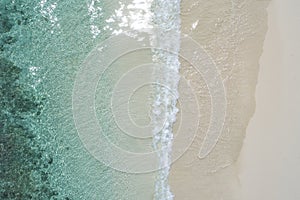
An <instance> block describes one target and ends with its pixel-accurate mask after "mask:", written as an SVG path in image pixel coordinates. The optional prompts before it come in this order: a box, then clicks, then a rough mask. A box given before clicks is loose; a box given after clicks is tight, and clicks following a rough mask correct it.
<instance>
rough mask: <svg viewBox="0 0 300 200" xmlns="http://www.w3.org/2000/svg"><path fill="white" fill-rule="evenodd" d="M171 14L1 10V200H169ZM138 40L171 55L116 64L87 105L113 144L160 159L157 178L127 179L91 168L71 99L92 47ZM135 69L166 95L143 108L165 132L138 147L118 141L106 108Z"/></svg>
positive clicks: (69, 8)
mask: <svg viewBox="0 0 300 200" xmlns="http://www.w3.org/2000/svg"><path fill="white" fill-rule="evenodd" d="M179 13H180V1H179V0H176V1H163V0H151V1H150V0H133V1H125V0H124V1H123V0H122V1H116V0H110V1H100V0H87V1H81V0H69V1H59V0H32V1H26V0H12V1H8V0H7V1H6V0H4V1H1V2H0V14H1V19H0V20H1V22H0V34H1V37H0V50H1V55H0V56H1V57H0V59H1V107H2V111H1V131H2V132H1V141H0V142H1V177H2V178H1V181H0V183H1V191H0V195H1V196H0V198H1V199H65V200H67V199H105V200H107V199H116V200H120V199H122V200H123V199H153V198H155V199H173V195H172V192H171V189H170V187H169V185H168V174H169V168H170V164H171V160H170V152H171V151H172V138H173V132H172V125H173V123H174V122H175V120H176V114H177V112H178V108H177V107H176V102H177V99H178V93H176V91H177V85H178V81H179V75H178V72H179V67H180V63H179V60H178V56H177V54H176V52H178V51H179V48H180V46H179V41H180V33H179V30H180V17H179ZM140 33H146V34H148V35H149V38H150V43H152V44H154V43H155V44H156V46H157V44H159V45H161V48H164V49H168V50H170V51H172V52H173V53H170V52H166V51H164V50H159V49H150V50H149V51H146V52H144V53H143V52H140V53H136V54H134V53H133V54H132V55H128V57H127V58H124V59H123V60H122V58H121V59H120V60H119V61H117V62H116V63H114V65H112V67H110V68H108V70H107V71H106V72H107V73H105V74H104V75H103V76H102V77H101V79H99V83H98V87H97V92H96V95H95V99H96V114H97V116H98V117H99V121H100V122H101V123H102V125H103V126H102V127H103V130H104V135H105V137H107V138H108V139H109V140H110V141H111V142H112V143H114V144H115V145H119V146H120V147H122V148H126V149H127V150H129V151H132V152H140V151H146V150H152V151H155V150H158V149H162V151H159V153H158V154H157V156H158V157H159V168H160V170H158V171H156V170H154V172H149V173H142V174H134V173H124V172H120V171H118V170H115V169H113V168H111V167H109V166H107V163H101V162H99V160H97V159H95V158H94V157H93V156H92V155H91V154H90V153H89V151H88V150H87V149H86V148H85V147H84V145H83V143H82V141H81V140H80V138H79V136H78V133H77V130H76V126H75V123H74V119H73V110H72V94H73V89H74V81H75V79H76V76H77V74H78V73H79V71H80V69H81V68H82V63H83V62H84V61H85V60H86V58H87V56H88V55H89V53H90V52H91V51H92V50H93V49H94V48H96V47H97V45H98V44H99V43H101V42H103V41H105V40H106V39H108V38H110V37H112V36H115V35H119V34H125V35H127V36H129V37H132V38H138V35H139V34H140ZM140 39H141V38H140ZM110 48H111V49H114V48H115V49H117V48H118V46H117V44H115V45H113V44H112V46H111V47H110ZM174 52H175V54H174ZM142 59H145V60H148V61H149V62H150V63H159V64H161V65H160V66H162V68H160V69H156V71H154V72H153V76H154V80H156V81H160V82H162V83H164V84H165V85H164V86H165V87H168V88H169V89H166V88H165V87H164V88H163V87H160V86H157V87H154V90H153V91H154V92H153V94H152V100H153V101H152V100H151V101H149V99H148V101H149V104H150V105H151V106H152V107H151V106H150V107H151V108H152V109H153V110H152V111H151V112H152V113H151V112H150V114H149V115H150V116H152V118H153V119H154V124H155V119H156V118H159V117H160V116H159V115H164V117H165V118H166V123H165V126H164V127H163V129H162V130H160V131H155V130H153V134H154V135H153V137H151V138H150V139H148V140H143V141H142V142H136V141H133V140H132V138H130V137H127V136H121V133H122V131H120V130H118V129H117V124H115V123H114V122H113V119H114V118H113V115H112V114H111V113H109V112H110V110H106V108H107V107H105V105H108V104H109V102H110V97H112V95H113V94H112V93H111V91H113V87H114V84H116V83H117V81H118V79H119V78H120V77H121V76H122V74H123V73H126V72H127V71H128V70H129V69H131V68H132V66H130V63H131V61H130V60H142ZM135 62H137V63H138V61H135ZM141 63H142V62H141ZM126 65H128V66H127V67H126ZM113 66H116V68H113ZM118 67H119V68H118ZM122 70H123V71H122ZM126 70H127V71H126ZM152 89H153V88H152ZM170 91H172V95H171V92H170ZM147 95H148V92H145V95H142V96H147ZM150 99H151V98H150ZM158 104H161V105H163V106H156V105H158ZM133 107H134V106H133ZM141 107H143V106H141ZM143 109H144V108H141V109H138V110H137V112H140V110H143ZM155 111H161V112H160V113H161V114H157V112H155ZM136 119H137V120H138V119H139V117H137V118H136ZM154 128H155V127H154ZM124 138H125V139H124ZM145 146H146V150H145ZM100 148H101V147H100Z"/></svg>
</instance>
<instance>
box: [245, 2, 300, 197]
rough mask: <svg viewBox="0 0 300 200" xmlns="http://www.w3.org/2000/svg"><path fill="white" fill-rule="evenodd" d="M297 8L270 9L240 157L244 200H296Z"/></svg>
mask: <svg viewBox="0 0 300 200" xmlns="http://www.w3.org/2000/svg"><path fill="white" fill-rule="evenodd" d="M299 9H300V2H299V1H297V0H273V1H271V2H270V5H269V7H268V27H269V28H268V32H267V35H266V40H265V42H264V52H263V54H262V57H261V60H260V72H259V77H258V85H257V89H256V111H255V114H254V116H253V118H252V120H251V122H250V124H249V126H248V128H247V134H246V139H245V141H244V145H243V148H242V152H241V156H240V158H239V177H240V182H241V186H242V197H243V198H242V200H253V199H265V200H281V199H289V200H297V199H300V191H299V183H298V182H299V178H300V170H299V166H300V159H299V158H300V154H299V152H300V150H299V141H300V134H299V132H300V126H299V122H298V120H299V117H300V107H299V105H298V104H299V102H300V94H299V92H298V91H299V88H298V87H299V85H300V79H299V76H298V75H299V73H300V71H299V62H300V59H299V57H300V56H299V54H300V45H299V35H300V26H299V22H300V21H299V20H300V16H299V12H298V11H299Z"/></svg>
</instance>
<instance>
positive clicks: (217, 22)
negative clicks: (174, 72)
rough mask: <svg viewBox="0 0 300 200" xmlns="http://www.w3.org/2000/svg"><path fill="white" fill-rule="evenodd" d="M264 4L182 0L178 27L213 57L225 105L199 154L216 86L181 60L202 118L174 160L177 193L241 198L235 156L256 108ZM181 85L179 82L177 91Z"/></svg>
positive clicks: (177, 195)
mask: <svg viewBox="0 0 300 200" xmlns="http://www.w3.org/2000/svg"><path fill="white" fill-rule="evenodd" d="M267 5H268V1H254V0H247V1H243V2H236V1H221V0H214V1H209V2H208V1H200V0H194V1H182V5H181V9H182V10H181V15H182V18H181V20H182V32H183V33H187V34H189V35H190V36H191V37H192V38H193V39H194V40H195V41H196V42H198V43H199V45H200V46H201V48H202V49H204V50H205V51H206V52H207V54H208V55H209V56H210V57H211V58H212V60H213V61H214V63H215V67H216V68H217V69H218V72H219V73H220V76H221V79H222V82H223V84H224V88H225V92H226V105H227V108H226V117H225V121H224V126H223V129H222V132H221V135H220V137H219V138H218V142H217V144H216V146H215V147H214V148H213V150H212V151H211V152H210V154H209V155H208V156H205V157H204V158H202V159H200V158H199V157H198V155H199V150H200V148H201V145H202V144H203V143H204V142H205V141H204V138H205V135H206V132H207V130H208V129H209V126H210V125H211V124H210V123H211V119H212V118H213V117H215V116H213V114H212V105H213V104H214V103H215V102H212V98H211V96H212V95H213V94H212V92H214V91H210V90H209V87H208V85H207V84H208V83H207V80H205V79H206V78H207V77H205V73H202V72H197V71H196V70H195V68H194V66H192V65H191V64H190V63H189V62H186V61H184V60H181V65H182V68H181V75H182V77H184V78H185V79H187V80H189V85H190V87H192V88H193V91H194V94H195V96H196V97H197V99H198V106H199V110H200V112H199V118H200V124H199V128H198V130H197V134H196V137H195V139H194V141H193V143H192V145H191V146H190V147H189V148H188V150H187V151H186V153H185V154H184V155H183V156H182V157H181V158H180V159H179V160H177V161H176V162H175V163H173V165H172V168H171V173H170V179H169V180H170V186H171V190H172V192H173V194H174V195H175V199H179V200H185V199H186V200H188V199H189V200H195V199H205V200H217V199H218V200H219V199H223V200H241V198H242V193H241V185H240V180H239V177H238V169H237V165H236V160H237V159H238V156H239V153H240V150H241V147H242V145H243V140H244V136H245V133H246V127H247V126H248V123H249V120H250V118H251V117H252V115H253V113H254V110H255V97H254V94H255V88H256V84H257V75H258V69H259V59H260V56H261V54H262V49H263V42H264V39H265V33H266V31H267V11H266V7H267ZM192 53H193V52H192ZM184 91H185V89H184V88H180V92H181V93H184ZM217 103H222V102H217ZM191 113H192V109H191ZM178 123H179V122H178ZM175 133H176V132H175ZM209 137H211V136H209Z"/></svg>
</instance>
